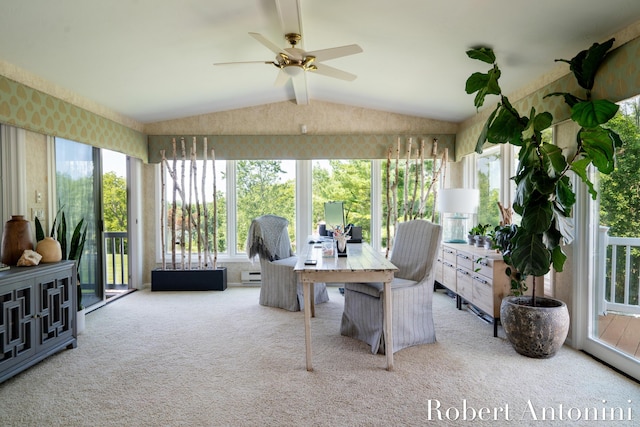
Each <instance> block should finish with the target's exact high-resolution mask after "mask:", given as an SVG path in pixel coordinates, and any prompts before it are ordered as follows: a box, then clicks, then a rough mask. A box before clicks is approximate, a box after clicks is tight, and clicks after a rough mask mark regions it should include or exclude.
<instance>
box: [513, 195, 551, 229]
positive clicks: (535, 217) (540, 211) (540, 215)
mask: <svg viewBox="0 0 640 427" xmlns="http://www.w3.org/2000/svg"><path fill="white" fill-rule="evenodd" d="M552 219H553V205H552V204H551V202H550V201H548V200H541V201H540V202H537V203H534V204H528V205H525V208H524V212H523V215H522V220H521V222H520V225H521V228H524V229H526V230H527V231H528V232H529V233H544V232H545V231H546V230H547V229H548V228H549V227H550V226H551V220H552Z"/></svg>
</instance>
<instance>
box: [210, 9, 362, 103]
mask: <svg viewBox="0 0 640 427" xmlns="http://www.w3.org/2000/svg"><path fill="white" fill-rule="evenodd" d="M275 2H276V7H277V9H278V14H279V15H280V23H281V25H282V29H283V31H284V38H285V39H286V40H287V42H288V43H289V45H290V47H288V48H282V47H280V46H278V45H277V44H275V43H273V42H271V41H270V40H269V39H267V38H266V37H264V36H263V35H261V34H258V33H252V32H250V33H249V35H250V36H251V37H253V38H254V39H256V40H257V41H258V42H259V43H261V44H262V45H263V46H265V47H266V48H267V49H269V50H271V51H272V52H273V53H275V54H276V57H275V59H274V60H272V61H243V62H223V63H216V64H214V65H229V64H246V63H262V64H271V65H274V66H275V67H276V68H278V69H280V72H279V73H278V75H277V77H276V81H275V86H283V85H285V84H286V83H287V82H288V81H289V80H291V82H292V84H293V91H294V93H295V96H296V103H297V104H298V105H306V104H308V103H309V94H308V90H307V77H306V73H307V72H313V73H315V74H321V75H324V76H327V77H333V78H336V79H341V80H346V81H353V80H355V79H356V77H357V76H356V75H355V74H351V73H348V72H346V71H342V70H339V69H337V68H334V67H330V66H328V65H325V64H324V63H322V62H323V61H327V60H330V59H335V58H341V57H343V56H348V55H354V54H356V53H360V52H362V48H361V47H360V46H358V45H357V44H350V45H346V46H340V47H334V48H329V49H321V50H314V51H310V52H306V51H305V50H303V49H302V48H300V47H298V46H299V45H300V44H301V40H302V31H301V28H302V23H301V19H300V4H299V0H275Z"/></svg>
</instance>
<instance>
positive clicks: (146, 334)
mask: <svg viewBox="0 0 640 427" xmlns="http://www.w3.org/2000/svg"><path fill="white" fill-rule="evenodd" d="M329 291H330V292H329V293H330V297H331V301H330V302H329V303H327V304H323V305H320V306H318V307H317V311H316V314H317V318H316V319H312V336H313V349H314V359H313V363H314V367H315V370H314V372H307V371H306V370H305V359H304V354H305V352H304V327H303V314H302V313H301V312H298V313H290V312H287V311H283V310H280V309H273V308H267V307H262V306H260V305H258V293H259V289H258V288H229V289H227V290H226V291H224V292H200V293H191V292H184V293H177V292H170V293H162V292H155V293H152V292H149V291H140V292H135V293H133V294H131V295H129V296H126V297H124V298H121V299H120V300H118V301H116V302H114V303H112V304H109V305H107V306H106V307H104V308H101V309H99V310H97V311H95V312H93V313H90V314H88V315H87V318H86V326H87V327H86V331H85V333H84V334H82V335H80V337H79V339H78V348H76V349H74V350H65V351H63V352H60V353H58V354H56V355H54V356H52V357H50V358H49V359H47V360H45V361H44V362H42V363H40V364H38V365H36V366H34V367H32V368H30V369H29V370H27V371H25V372H23V373H21V374H19V375H18V376H16V377H14V378H12V379H10V380H8V381H6V382H4V383H3V384H0V424H1V425H3V426H23V425H25V426H27V425H28V426H81V425H86V426H174V425H178V426H401V425H404V426H424V425H426V424H432V423H433V424H435V425H469V424H470V421H469V418H472V417H473V415H474V414H473V411H476V414H475V420H474V421H473V422H472V423H471V424H473V425H492V426H495V425H498V426H499V425H514V426H521V425H536V426H538V425H542V424H545V425H572V426H573V425H590V426H601V425H604V424H606V425H637V420H638V419H640V385H639V384H638V383H636V382H634V381H631V380H629V379H627V378H625V377H623V376H621V375H619V374H617V373H616V372H614V371H613V370H611V369H609V368H607V367H606V366H604V365H602V364H600V363H598V362H596V361H594V360H592V359H591V358H590V357H589V356H587V355H584V354H582V353H580V352H577V351H574V350H572V349H570V348H563V349H562V350H561V351H560V352H559V353H558V354H557V355H556V357H554V358H552V359H548V360H533V359H528V358H525V357H522V356H519V355H518V354H516V353H515V352H514V351H513V350H512V348H511V346H510V344H509V343H508V342H507V341H506V340H505V339H504V338H493V336H492V331H493V329H492V327H491V326H490V325H487V324H485V323H483V322H481V321H480V320H479V319H478V318H476V317H475V316H473V315H472V314H470V313H469V312H467V311H458V310H456V309H455V303H454V301H453V300H452V299H450V298H448V297H447V296H445V295H444V294H442V293H440V292H438V293H437V294H436V296H435V298H434V300H435V301H434V312H435V322H436V331H437V339H438V342H437V343H436V344H431V345H423V346H418V347H413V348H409V349H405V350H402V351H400V352H398V353H396V355H395V364H396V369H395V371H393V372H387V371H386V370H385V369H384V366H385V358H384V356H382V355H372V354H371V353H370V352H369V350H368V348H367V347H366V346H365V345H364V344H362V343H360V342H357V341H355V340H352V339H350V338H346V337H342V336H340V334H339V324H340V316H341V312H342V303H343V297H342V296H341V295H340V294H339V293H338V290H337V289H336V288H330V289H329ZM501 332H502V331H501ZM603 401H606V403H603ZM629 401H631V403H629ZM438 402H440V410H441V411H440V413H438V412H437V411H436V410H434V407H435V406H437V404H438ZM529 402H530V403H529ZM465 404H466V407H467V409H466V411H465V410H464V406H463V405H465ZM429 405H431V410H430V407H429ZM507 407H508V411H505V408H507ZM448 408H451V409H449V410H448V412H447V411H446V410H447V409H448ZM481 408H488V409H486V410H484V411H482V412H480V410H481ZM545 408H546V414H545V417H546V418H547V420H546V422H541V421H540V419H541V418H542V416H543V410H544V409H545ZM587 408H591V411H588V410H587ZM593 408H595V409H597V410H598V411H597V415H598V416H600V417H602V414H603V413H602V410H603V409H605V415H606V416H607V417H608V418H607V419H606V420H605V421H604V422H603V420H600V421H586V420H585V419H584V418H585V415H586V414H587V413H588V414H589V415H590V416H591V417H593V415H594V414H593ZM609 408H621V409H622V411H623V418H624V420H623V421H615V422H612V421H609V419H610V416H611V412H610V410H609ZM552 409H553V411H554V414H553V418H554V419H553V420H550V418H551V416H552V414H551V410H552ZM629 411H631V416H632V420H628V419H627V418H628V413H629ZM494 413H495V416H494ZM439 414H440V416H441V417H442V418H443V419H442V420H438V419H437V417H438V415H439ZM616 414H618V415H619V413H618V412H616ZM430 416H431V418H432V419H433V420H432V421H431V422H430V421H429V417H430ZM465 416H466V418H467V420H464V418H465ZM534 416H535V417H538V421H534V420H533V418H534ZM480 417H481V418H482V420H479V418H480ZM560 417H562V418H564V419H565V420H564V421H563V420H560ZM568 417H571V418H574V419H576V418H581V419H580V420H574V421H571V420H567V418H568ZM505 418H508V419H505Z"/></svg>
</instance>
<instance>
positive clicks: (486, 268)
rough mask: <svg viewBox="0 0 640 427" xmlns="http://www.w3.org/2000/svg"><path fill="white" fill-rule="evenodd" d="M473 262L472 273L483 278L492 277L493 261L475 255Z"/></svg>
mask: <svg viewBox="0 0 640 427" xmlns="http://www.w3.org/2000/svg"><path fill="white" fill-rule="evenodd" d="M473 261H474V265H475V267H474V269H473V270H474V271H476V272H477V273H478V274H480V275H482V276H485V277H493V263H494V260H493V259H491V258H486V257H481V256H477V255H476V256H474V259H473Z"/></svg>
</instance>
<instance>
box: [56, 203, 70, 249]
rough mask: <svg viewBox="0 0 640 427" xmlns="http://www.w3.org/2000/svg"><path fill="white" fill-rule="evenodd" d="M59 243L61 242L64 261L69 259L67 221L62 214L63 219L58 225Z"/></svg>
mask: <svg viewBox="0 0 640 427" xmlns="http://www.w3.org/2000/svg"><path fill="white" fill-rule="evenodd" d="M57 239H58V242H60V250H61V251H62V259H68V258H67V219H66V218H65V216H64V212H62V217H61V218H60V221H59V223H58V237H57Z"/></svg>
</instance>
